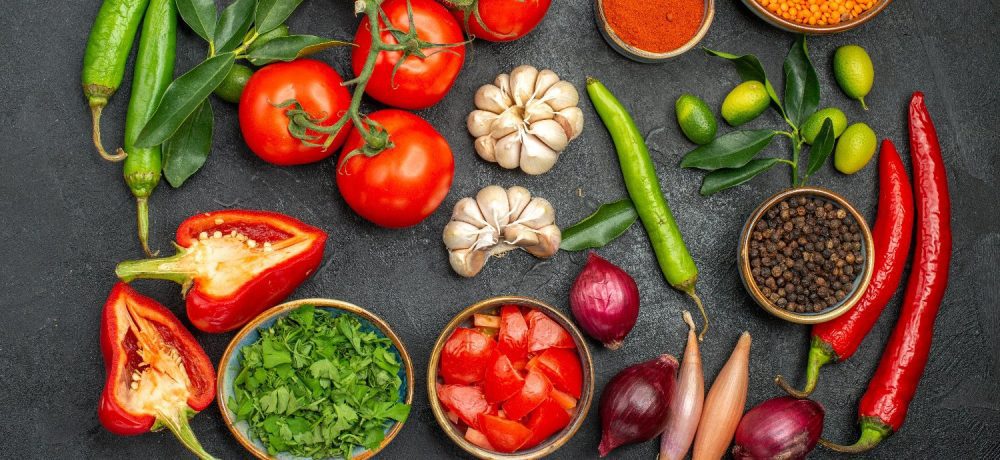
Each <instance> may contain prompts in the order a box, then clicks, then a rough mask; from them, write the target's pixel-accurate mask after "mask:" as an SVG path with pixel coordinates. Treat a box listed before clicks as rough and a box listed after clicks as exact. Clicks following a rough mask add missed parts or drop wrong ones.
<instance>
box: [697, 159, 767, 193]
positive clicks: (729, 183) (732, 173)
mask: <svg viewBox="0 0 1000 460" xmlns="http://www.w3.org/2000/svg"><path fill="white" fill-rule="evenodd" d="M778 161H780V160H778V159H777V158H761V159H759V160H753V161H750V162H749V163H747V164H745V165H743V167H740V168H731V169H720V170H718V171H712V172H710V173H708V174H706V175H705V178H704V179H702V181H701V194H702V195H704V196H708V195H711V194H713V193H715V192H719V191H722V190H725V189H727V188H730V187H735V186H737V185H740V184H742V183H744V182H746V181H748V180H750V179H753V178H754V177H755V176H757V175H758V174H760V173H762V172H764V171H767V170H768V169H771V167H772V166H774V165H775V164H776V163H778Z"/></svg>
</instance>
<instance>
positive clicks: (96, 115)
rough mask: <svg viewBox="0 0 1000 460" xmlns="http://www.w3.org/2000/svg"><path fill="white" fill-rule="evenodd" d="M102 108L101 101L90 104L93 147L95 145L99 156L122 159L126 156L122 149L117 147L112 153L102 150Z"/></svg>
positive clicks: (106, 158) (110, 159) (113, 159)
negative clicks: (115, 151) (114, 152)
mask: <svg viewBox="0 0 1000 460" xmlns="http://www.w3.org/2000/svg"><path fill="white" fill-rule="evenodd" d="M103 109H104V104H103V103H91V104H90V117H91V121H92V123H93V126H92V129H91V134H92V135H93V137H94V147H97V153H98V154H100V155H101V158H104V159H105V160H108V161H122V160H124V159H125V157H126V156H127V154H126V153H125V151H124V150H122V149H118V152H117V153H116V154H114V155H112V154H110V153H108V151H107V150H104V143H103V142H101V111H102V110H103Z"/></svg>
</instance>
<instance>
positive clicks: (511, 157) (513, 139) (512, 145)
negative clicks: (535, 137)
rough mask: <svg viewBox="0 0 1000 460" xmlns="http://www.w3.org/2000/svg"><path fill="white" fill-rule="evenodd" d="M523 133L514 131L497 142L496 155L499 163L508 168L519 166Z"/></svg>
mask: <svg viewBox="0 0 1000 460" xmlns="http://www.w3.org/2000/svg"><path fill="white" fill-rule="evenodd" d="M521 148H522V145H521V134H520V133H517V132H514V133H511V134H509V135H507V137H504V138H503V139H500V140H499V141H497V143H496V147H495V149H494V157H495V158H496V162H497V164H499V165H500V166H502V167H504V168H507V169H514V168H517V167H518V165H519V164H520V161H521Z"/></svg>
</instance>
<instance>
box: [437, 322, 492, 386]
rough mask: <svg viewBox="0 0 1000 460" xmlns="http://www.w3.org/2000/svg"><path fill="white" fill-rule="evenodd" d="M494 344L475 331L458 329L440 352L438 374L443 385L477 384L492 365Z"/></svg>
mask: <svg viewBox="0 0 1000 460" xmlns="http://www.w3.org/2000/svg"><path fill="white" fill-rule="evenodd" d="M495 349H496V342H494V341H493V340H492V339H490V338H489V337H487V336H485V335H483V333H481V332H479V331H477V330H475V329H467V328H464V327H460V328H457V329H455V332H452V334H451V337H449V338H448V341H446V342H445V343H444V348H443V349H442V350H441V369H440V370H439V373H440V374H441V378H443V379H444V382H445V383H466V384H469V383H477V382H481V381H482V380H483V376H484V375H485V374H486V368H487V367H488V366H489V365H490V364H492V362H493V361H492V359H493V356H494V355H493V353H494V350H495Z"/></svg>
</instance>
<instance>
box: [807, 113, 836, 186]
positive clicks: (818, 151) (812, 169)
mask: <svg viewBox="0 0 1000 460" xmlns="http://www.w3.org/2000/svg"><path fill="white" fill-rule="evenodd" d="M835 141H836V137H835V136H834V134H833V122H832V121H830V119H829V118H827V119H824V120H823V126H822V127H821V128H820V129H819V134H817V135H816V140H814V141H813V144H812V147H811V148H810V149H809V167H808V168H806V178H808V177H809V176H811V175H813V174H815V173H816V171H819V168H822V167H823V163H826V159H827V158H829V157H830V153H832V152H833V145H834V142H835Z"/></svg>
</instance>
